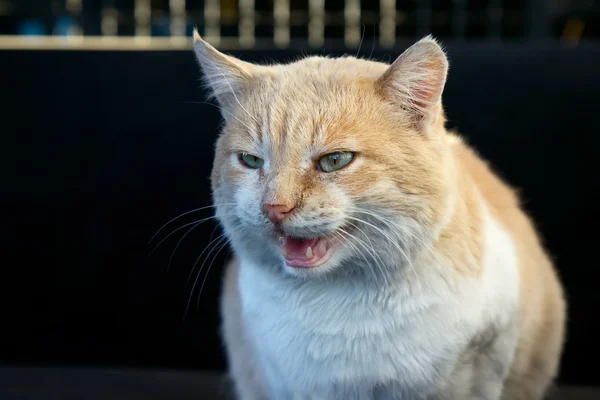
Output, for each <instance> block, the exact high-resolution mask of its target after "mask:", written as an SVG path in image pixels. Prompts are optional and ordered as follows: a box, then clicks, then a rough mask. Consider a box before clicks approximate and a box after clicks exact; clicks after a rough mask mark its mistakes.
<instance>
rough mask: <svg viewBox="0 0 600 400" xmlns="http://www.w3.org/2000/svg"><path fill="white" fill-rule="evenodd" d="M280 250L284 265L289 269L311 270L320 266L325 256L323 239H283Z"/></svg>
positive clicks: (325, 245)
mask: <svg viewBox="0 0 600 400" xmlns="http://www.w3.org/2000/svg"><path fill="white" fill-rule="evenodd" d="M282 249H283V254H284V257H285V261H286V263H287V264H288V265H289V266H290V267H297V268H311V267H316V266H318V265H320V264H321V262H322V261H324V260H323V258H324V257H325V255H326V254H327V242H326V241H325V240H324V239H296V238H291V237H285V238H284V239H283V241H282Z"/></svg>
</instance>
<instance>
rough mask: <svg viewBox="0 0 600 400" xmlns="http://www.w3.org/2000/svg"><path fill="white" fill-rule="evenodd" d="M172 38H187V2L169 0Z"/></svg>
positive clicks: (183, 0)
mask: <svg viewBox="0 0 600 400" xmlns="http://www.w3.org/2000/svg"><path fill="white" fill-rule="evenodd" d="M169 11H170V12H169V14H170V16H171V24H170V31H171V37H185V24H186V22H185V19H186V17H185V0H169Z"/></svg>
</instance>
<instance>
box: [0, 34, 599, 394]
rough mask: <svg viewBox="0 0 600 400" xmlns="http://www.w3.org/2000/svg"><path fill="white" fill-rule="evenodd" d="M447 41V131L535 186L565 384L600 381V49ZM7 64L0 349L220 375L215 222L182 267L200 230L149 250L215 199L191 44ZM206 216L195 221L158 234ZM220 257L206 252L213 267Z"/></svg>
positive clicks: (2, 74)
mask: <svg viewBox="0 0 600 400" xmlns="http://www.w3.org/2000/svg"><path fill="white" fill-rule="evenodd" d="M364 52H365V56H368V54H369V53H370V49H366V50H364ZM399 52H400V49H399V50H398V51H394V52H388V53H381V52H375V53H374V57H377V58H381V59H384V60H390V59H391V58H392V57H395V56H396V55H397V54H399ZM448 53H449V56H450V60H451V70H450V76H449V81H448V85H447V89H446V91H445V94H444V99H445V103H446V108H447V111H448V116H449V125H450V126H457V127H458V128H459V129H460V131H461V132H462V133H464V134H465V135H466V136H467V137H468V139H469V141H470V142H471V143H472V144H474V145H475V146H476V147H477V148H478V150H479V151H480V153H482V154H483V155H484V156H485V157H486V158H488V159H489V160H491V161H492V163H493V164H494V165H495V166H496V167H497V169H498V170H499V171H500V172H501V174H502V175H503V176H505V177H506V178H507V179H508V180H509V181H510V182H511V183H512V184H514V185H516V186H517V187H519V188H521V189H522V193H523V198H524V200H525V205H526V207H527V209H528V210H530V211H531V213H532V215H533V216H534V217H535V219H536V221H537V222H538V226H539V228H540V231H541V232H542V234H543V236H544V237H545V238H546V242H547V245H548V247H549V249H550V251H551V253H552V255H553V256H554V258H555V259H556V262H557V265H558V268H559V270H560V274H561V276H562V277H563V280H564V283H565V286H566V288H567V292H568V296H569V300H570V318H569V335H568V343H567V347H566V352H565V356H564V362H563V367H562V376H561V377H562V380H563V382H565V383H568V384H576V385H600V378H599V376H600V375H598V373H597V370H596V369H595V368H589V367H582V365H586V364H588V362H587V361H588V360H598V359H600V346H599V344H598V340H597V338H598V337H599V336H600V326H599V325H598V322H597V321H598V318H597V315H598V313H597V310H598V309H600V294H599V292H600V291H599V285H598V282H599V278H600V272H599V269H598V256H597V254H598V253H597V246H598V243H599V242H600V240H599V237H598V236H599V230H598V229H590V227H595V226H597V225H598V222H600V221H599V218H598V213H599V211H598V210H599V208H598V204H599V200H600V198H599V194H598V189H600V187H599V186H600V179H598V160H599V159H600V135H598V124H597V117H598V110H600V77H599V73H598V71H599V70H600V47H594V46H585V47H579V48H559V47H553V46H546V47H531V46H523V45H504V46H501V45H498V46H495V45H486V46H483V45H481V46H480V45H452V44H449V45H448ZM299 54H300V53H299V52H298V53H294V52H269V53H268V54H262V53H259V52H237V53H236V55H241V56H242V58H244V59H246V60H249V61H265V60H268V59H271V60H291V59H293V58H294V57H297V56H298V55H299ZM0 60H1V62H0V79H2V91H1V93H2V99H3V102H4V104H3V106H2V108H1V109H0V110H1V111H0V121H1V125H0V129H1V135H0V141H1V144H2V146H1V147H0V148H1V151H2V157H0V167H1V168H0V171H2V173H3V176H2V185H1V186H0V213H1V214H0V218H1V221H2V224H0V226H1V230H0V232H1V233H2V237H1V238H0V239H2V241H1V243H2V255H3V265H2V268H3V270H2V271H3V275H2V279H1V280H0V285H1V287H0V293H2V295H3V296H5V299H2V302H1V303H0V304H2V305H1V306H0V315H2V327H3V332H2V335H3V336H4V340H2V342H1V344H0V359H1V360H3V361H6V362H24V363H29V362H32V363H39V362H42V363H60V364H65V363H67V364H68V363H75V364H107V365H143V366H160V367H175V368H200V369H206V370H219V369H222V368H223V367H224V363H223V357H222V351H221V347H220V343H219V340H218V336H217V334H218V315H217V305H218V300H217V298H218V297H217V296H218V292H219V284H220V274H221V265H222V263H223V256H224V253H226V252H225V251H223V252H221V254H220V255H219V257H217V258H216V261H215V262H214V264H213V267H212V269H210V273H208V274H207V279H206V282H205V285H204V288H203V291H202V295H201V296H200V298H199V301H198V295H199V292H200V286H202V280H203V279H204V275H200V278H199V280H198V283H197V284H196V286H195V287H194V290H193V294H192V295H190V293H191V292H192V290H191V289H192V284H193V279H192V282H191V283H190V284H189V285H187V286H186V281H187V278H188V275H189V274H190V271H191V269H192V265H193V264H194V262H195V261H196V259H197V257H198V255H199V254H200V253H201V251H202V249H204V248H205V247H206V246H207V245H208V244H209V242H210V237H211V234H212V232H213V229H214V224H211V223H210V221H209V222H207V223H206V224H203V225H202V226H200V227H198V228H197V229H196V230H194V231H193V232H192V233H191V234H189V235H188V236H187V237H186V240H185V241H184V242H183V243H182V244H181V246H179V248H178V250H177V253H176V255H175V257H174V258H173V260H172V264H171V266H170V268H169V271H168V272H167V265H168V262H169V257H170V256H171V253H172V251H173V249H174V248H175V247H176V245H177V242H178V240H179V238H180V237H181V236H182V235H183V234H184V232H186V230H185V229H184V230H180V231H178V232H177V233H176V234H174V235H173V236H171V237H170V238H169V239H168V240H166V241H165V242H164V243H163V245H162V246H161V247H160V248H159V249H158V251H157V252H156V253H154V254H153V256H152V257H149V256H148V253H149V252H150V250H151V246H149V245H148V240H149V239H150V238H151V237H152V235H153V234H154V232H156V230H157V229H158V228H159V227H160V226H161V225H162V224H163V223H165V222H166V221H168V220H169V219H171V218H172V217H174V216H176V215H178V214H180V213H183V212H185V211H188V210H190V209H193V208H196V207H201V206H205V205H208V204H209V202H210V195H209V182H208V175H209V171H210V167H211V163H212V155H213V142H214V140H215V137H216V134H217V132H218V127H219V124H220V117H219V114H218V110H217V109H216V108H215V107H213V106H211V105H207V104H202V103H201V102H203V101H204V98H205V94H204V92H203V91H202V90H201V89H200V88H199V83H198V78H199V72H198V70H197V68H196V65H195V62H194V59H193V55H192V52H191V51H190V52H135V53H134V52H76V51H65V52H33V51H31V52H29V51H28V52H17V51H15V52H3V53H0ZM195 102H200V103H195ZM209 215H211V213H210V210H203V211H200V212H198V213H196V214H193V215H188V216H187V217H185V218H182V219H181V220H179V221H178V222H177V223H174V224H172V225H171V226H169V228H168V229H166V230H165V231H164V232H162V233H161V234H160V235H159V236H158V238H159V239H162V238H163V237H165V234H166V233H168V232H170V231H171V230H173V229H174V228H176V227H178V226H181V225H183V224H184V223H185V222H189V221H191V220H193V218H200V217H207V216H209ZM188 217H189V218H188ZM216 235H218V231H217V232H215V233H214V237H216ZM215 253H216V252H215ZM213 256H214V253H211V254H209V256H208V257H206V253H205V254H204V255H203V256H202V257H201V258H200V263H202V261H203V260H204V259H206V260H207V262H206V264H205V265H204V268H203V272H204V273H207V271H208V266H209V264H210V262H211V259H212V258H213ZM197 270H198V267H197V268H196V271H197ZM195 276H196V275H195V274H192V278H195ZM188 299H191V306H190V310H189V312H188V314H187V316H186V317H185V319H184V314H185V310H186V306H187V303H188ZM197 303H198V308H197V306H196V304H197Z"/></svg>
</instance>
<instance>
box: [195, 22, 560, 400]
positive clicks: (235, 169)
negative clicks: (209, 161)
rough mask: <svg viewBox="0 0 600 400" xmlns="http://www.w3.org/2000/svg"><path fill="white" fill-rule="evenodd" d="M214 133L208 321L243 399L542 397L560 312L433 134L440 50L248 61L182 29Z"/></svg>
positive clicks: (517, 224)
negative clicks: (218, 328) (219, 124)
mask: <svg viewBox="0 0 600 400" xmlns="http://www.w3.org/2000/svg"><path fill="white" fill-rule="evenodd" d="M194 51H195V55H196V58H197V61H198V63H199V65H200V67H201V70H202V75H203V78H204V82H205V84H206V85H207V87H208V89H209V90H210V93H211V96H212V97H213V98H214V99H215V100H216V101H217V103H218V105H219V108H220V109H221V111H222V116H223V118H224V126H223V130H222V133H221V134H220V136H219V138H218V140H217V143H216V150H215V158H214V164H213V170H212V174H211V182H212V191H213V200H214V207H215V213H216V216H217V218H218V220H219V222H220V224H221V225H222V227H223V229H224V231H225V233H226V235H227V238H228V240H229V242H230V245H231V247H232V248H233V251H234V254H235V256H234V257H233V259H232V260H231V261H230V262H229V264H228V266H227V269H226V272H225V278H224V286H223V296H222V302H221V312H222V318H223V324H222V336H223V340H224V343H225V348H226V355H227V361H228V365H229V367H228V368H229V376H230V377H231V379H232V381H233V386H234V388H235V393H236V396H237V398H238V399H240V400H263V399H264V400H266V399H272V400H288V399H311V400H312V399H315V400H317V399H326V400H354V399H356V400H370V399H373V400H376V399H377V400H379V399H394V400H395V399H402V400H412V399H431V400H433V399H435V400H443V399H447V400H455V399H458V400H462V399H480V400H496V399H504V400H534V399H535V400H537V399H541V398H543V396H544V395H545V393H546V392H547V390H548V388H549V387H550V386H551V384H552V382H553V379H554V378H555V376H556V375H557V372H558V369H559V362H560V358H561V353H562V347H563V341H564V334H565V333H564V330H565V328H564V325H565V313H566V301H565V299H564V295H563V290H562V288H561V284H560V281H559V279H558V277H557V273H556V272H555V270H554V268H553V265H552V262H551V260H550V258H549V256H548V255H547V254H546V252H545V250H544V249H543V246H542V244H541V242H540V239H539V237H538V234H537V233H536V231H535V228H534V226H533V224H532V222H531V221H530V219H529V218H528V217H527V216H526V214H525V213H524V211H523V210H522V209H521V207H520V204H519V200H518V198H517V195H516V194H515V192H514V191H513V190H512V189H511V188H509V186H507V184H505V183H504V182H503V181H502V180H501V179H500V178H499V177H498V176H496V175H495V174H494V173H493V172H492V170H491V169H490V168H489V167H488V165H487V164H486V162H484V161H483V160H482V158H480V157H479V156H478V155H477V154H476V153H475V152H474V150H472V149H471V148H470V147H469V146H468V145H467V144H465V142H464V140H463V139H461V138H460V137H459V136H458V135H457V134H455V133H451V132H448V131H447V130H446V128H445V122H446V121H445V114H444V111H443V108H442V103H441V97H442V91H443V89H444V85H445V82H446V76H447V71H448V60H447V57H446V54H445V52H444V50H443V49H442V48H441V47H440V45H439V44H438V43H437V41H436V40H435V39H433V38H432V37H430V36H429V37H426V38H423V39H422V40H420V41H418V42H417V43H415V44H414V45H413V46H411V47H410V48H408V49H407V50H406V51H405V52H404V53H402V54H401V55H400V56H399V57H398V58H397V59H396V60H395V61H394V62H393V63H391V64H385V63H381V62H375V61H369V60H363V59H358V58H355V57H351V56H346V57H341V58H330V57H305V58H303V59H301V60H298V61H295V62H293V63H290V64H285V65H284V64H278V65H256V64H251V63H248V62H244V61H242V60H239V59H237V58H234V57H232V56H229V55H225V54H223V53H221V52H219V51H218V50H216V49H215V48H214V47H212V46H211V45H210V44H208V43H207V42H206V41H204V40H203V39H202V38H201V37H200V35H199V34H198V33H197V32H195V33H194Z"/></svg>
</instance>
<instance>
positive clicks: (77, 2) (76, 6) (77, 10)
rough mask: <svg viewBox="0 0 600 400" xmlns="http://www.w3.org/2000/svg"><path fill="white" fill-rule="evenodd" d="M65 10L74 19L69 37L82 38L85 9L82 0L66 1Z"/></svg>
mask: <svg viewBox="0 0 600 400" xmlns="http://www.w3.org/2000/svg"><path fill="white" fill-rule="evenodd" d="M66 1H67V2H66V4H65V8H66V10H67V12H68V13H69V16H70V17H71V18H72V19H73V22H72V25H71V26H70V27H69V29H68V35H70V36H80V35H83V30H82V29H81V10H82V8H83V5H82V2H81V0H66Z"/></svg>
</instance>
